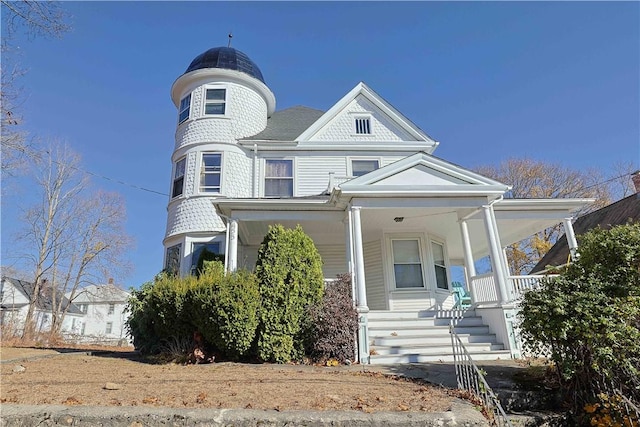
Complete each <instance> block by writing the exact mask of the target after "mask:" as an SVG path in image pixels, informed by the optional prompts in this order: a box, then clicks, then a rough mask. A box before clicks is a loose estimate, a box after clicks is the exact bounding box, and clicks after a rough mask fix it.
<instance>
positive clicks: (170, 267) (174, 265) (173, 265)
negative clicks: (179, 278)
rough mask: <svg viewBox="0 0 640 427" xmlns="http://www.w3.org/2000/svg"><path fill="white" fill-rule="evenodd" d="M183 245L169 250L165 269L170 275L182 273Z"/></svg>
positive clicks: (171, 247)
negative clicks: (181, 257)
mask: <svg viewBox="0 0 640 427" xmlns="http://www.w3.org/2000/svg"><path fill="white" fill-rule="evenodd" d="M181 249H182V244H177V245H174V246H170V247H168V248H167V258H166V260H165V264H164V269H165V270H166V271H167V272H168V273H169V274H177V273H178V272H179V271H180V252H181Z"/></svg>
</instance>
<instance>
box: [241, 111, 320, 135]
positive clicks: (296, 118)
mask: <svg viewBox="0 0 640 427" xmlns="http://www.w3.org/2000/svg"><path fill="white" fill-rule="evenodd" d="M323 114H324V111H320V110H316V109H314V108H309V107H304V106H302V105H298V106H295V107H291V108H287V109H285V110H281V111H276V112H275V113H273V115H272V116H271V117H269V119H267V127H266V128H265V129H264V130H263V131H262V132H260V133H259V134H257V135H253V136H250V137H247V138H242V139H243V140H250V141H252V140H258V141H294V140H295V139H296V138H297V137H298V136H300V134H302V132H304V131H305V130H307V128H308V127H309V126H311V125H312V124H313V123H315V121H316V120H318V119H319V118H320V117H321V116H322V115H323Z"/></svg>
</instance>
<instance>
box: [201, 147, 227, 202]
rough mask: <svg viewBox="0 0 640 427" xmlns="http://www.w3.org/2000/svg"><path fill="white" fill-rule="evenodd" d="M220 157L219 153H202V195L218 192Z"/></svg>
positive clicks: (220, 168)
mask: <svg viewBox="0 0 640 427" xmlns="http://www.w3.org/2000/svg"><path fill="white" fill-rule="evenodd" d="M221 161H222V155H221V154H219V153H216V154H214V153H203V154H202V166H201V168H200V191H201V192H204V193H219V192H220V175H221V170H222V162H221Z"/></svg>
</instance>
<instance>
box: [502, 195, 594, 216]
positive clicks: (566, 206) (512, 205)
mask: <svg viewBox="0 0 640 427" xmlns="http://www.w3.org/2000/svg"><path fill="white" fill-rule="evenodd" d="M595 200H596V199H589V198H575V199H502V200H500V201H498V202H496V203H495V204H494V205H493V209H494V211H495V212H496V213H497V212H499V211H514V210H515V211H518V210H520V211H522V210H529V211H531V210H556V211H560V210H564V211H566V212H567V213H569V212H573V211H575V210H577V209H580V208H582V207H585V206H587V205H588V204H591V203H593V202H595Z"/></svg>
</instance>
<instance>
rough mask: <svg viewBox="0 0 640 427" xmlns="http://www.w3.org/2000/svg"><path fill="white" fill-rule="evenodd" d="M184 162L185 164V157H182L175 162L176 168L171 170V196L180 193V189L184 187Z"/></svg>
mask: <svg viewBox="0 0 640 427" xmlns="http://www.w3.org/2000/svg"><path fill="white" fill-rule="evenodd" d="M186 164H187V158H186V157H183V158H182V159H180V160H178V161H177V162H176V168H175V170H174V172H173V187H172V189H171V197H172V198H173V197H178V196H181V195H182V191H183V188H184V171H185V166H186Z"/></svg>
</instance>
